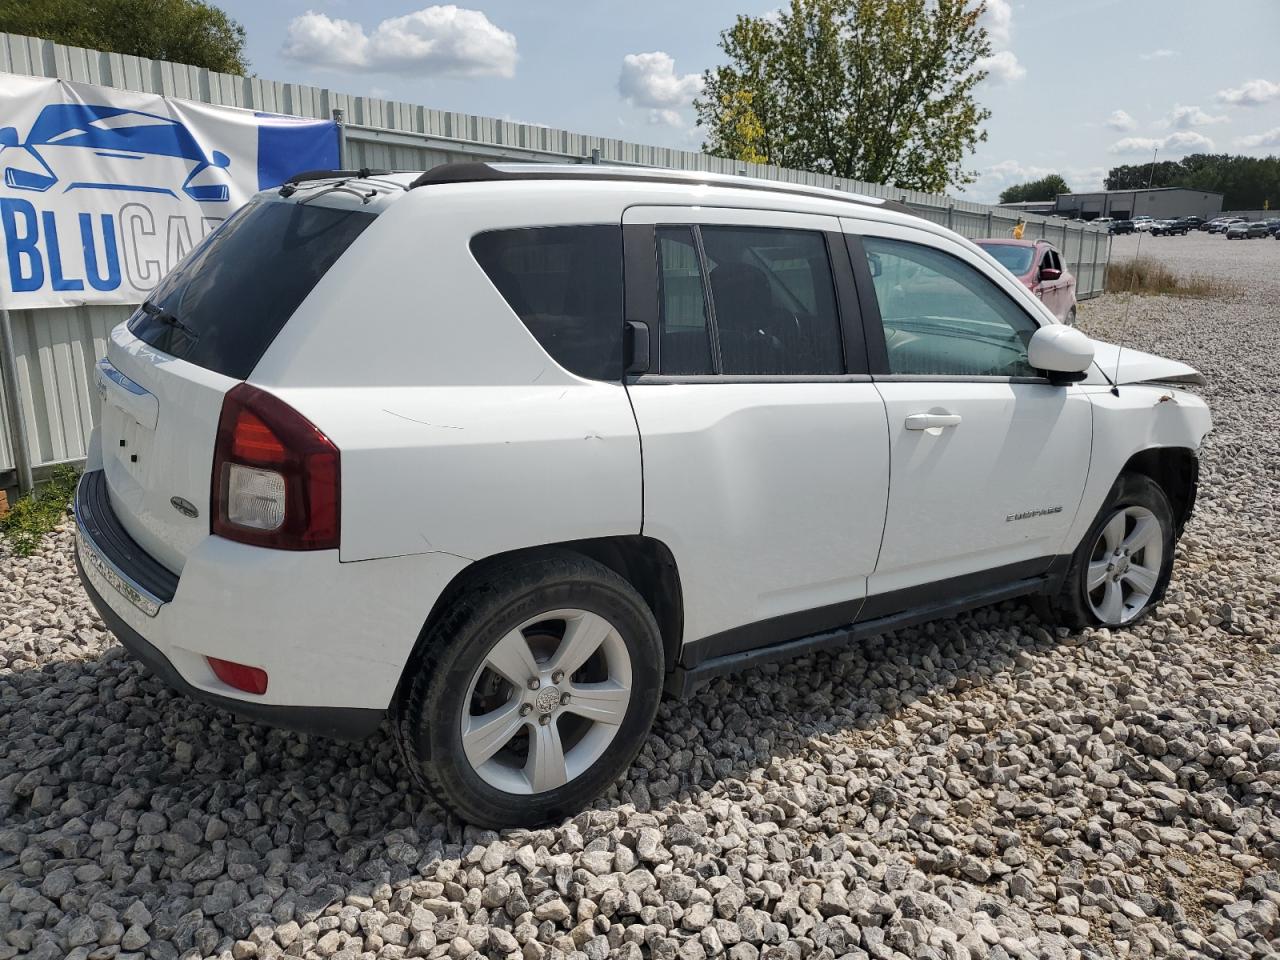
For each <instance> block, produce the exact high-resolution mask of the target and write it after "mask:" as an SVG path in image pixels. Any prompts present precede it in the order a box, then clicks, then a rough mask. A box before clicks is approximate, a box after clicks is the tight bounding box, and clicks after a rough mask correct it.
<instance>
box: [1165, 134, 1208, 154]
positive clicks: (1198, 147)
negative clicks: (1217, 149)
mask: <svg viewBox="0 0 1280 960" xmlns="http://www.w3.org/2000/svg"><path fill="white" fill-rule="evenodd" d="M1164 149H1165V150H1168V151H1171V152H1173V153H1197V152H1201V151H1208V150H1212V149H1213V141H1212V140H1210V139H1209V138H1208V137H1206V136H1205V135H1204V134H1203V133H1196V132H1195V131H1194V130H1181V131H1179V132H1178V133H1171V134H1169V136H1167V137H1165V138H1164Z"/></svg>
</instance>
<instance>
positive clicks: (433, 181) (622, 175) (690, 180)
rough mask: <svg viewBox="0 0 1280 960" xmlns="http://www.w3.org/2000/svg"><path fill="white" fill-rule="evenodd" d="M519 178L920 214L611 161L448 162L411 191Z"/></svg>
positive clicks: (836, 194)
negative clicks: (755, 193) (747, 193)
mask: <svg viewBox="0 0 1280 960" xmlns="http://www.w3.org/2000/svg"><path fill="white" fill-rule="evenodd" d="M520 180H610V181H629V182H632V183H674V184H685V185H694V184H697V185H706V186H714V187H727V188H729V189H734V190H761V191H768V192H775V193H783V194H787V195H789V196H801V197H816V198H820V199H823V200H843V201H846V202H848V203H858V204H865V205H867V206H874V207H879V208H880V209H882V210H894V211H896V212H898V213H905V214H908V215H911V216H919V214H917V213H915V211H913V210H912V209H911V208H910V207H908V206H907V205H906V204H905V203H900V202H899V201H897V200H889V199H882V198H880V197H867V196H863V195H861V194H857V193H847V192H845V191H843V190H836V189H829V188H825V187H811V186H808V185H806V184H798V183H786V182H783V181H778V180H762V179H758V178H755V177H747V176H742V175H739V176H733V175H730V174H721V173H711V172H709V171H705V170H668V169H666V168H664V167H639V166H629V167H624V166H611V165H608V164H558V163H510V162H501V161H480V162H475V161H472V162H465V163H444V164H441V165H440V166H438V167H432V168H431V169H430V170H428V171H426V172H425V173H423V174H421V175H419V176H418V177H417V178H416V179H415V180H413V181H412V182H411V183H410V184H409V187H408V189H410V190H414V189H416V188H418V187H429V186H439V185H443V184H449V183H486V182H494V181H500V182H502V181H504V182H512V181H520Z"/></svg>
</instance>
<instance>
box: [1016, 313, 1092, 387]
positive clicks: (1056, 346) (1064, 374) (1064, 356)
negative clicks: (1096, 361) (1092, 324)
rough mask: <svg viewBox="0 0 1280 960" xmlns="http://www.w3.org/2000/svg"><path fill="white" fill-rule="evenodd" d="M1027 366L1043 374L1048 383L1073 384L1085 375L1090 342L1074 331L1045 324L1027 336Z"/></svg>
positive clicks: (1087, 371) (1090, 358)
mask: <svg viewBox="0 0 1280 960" xmlns="http://www.w3.org/2000/svg"><path fill="white" fill-rule="evenodd" d="M1027 362H1028V363H1029V364H1031V366H1033V367H1035V368H1036V369H1037V370H1043V371H1044V372H1045V373H1047V374H1048V375H1049V381H1050V382H1051V383H1055V384H1066V383H1075V382H1077V381H1079V380H1083V379H1084V378H1085V377H1086V376H1088V374H1089V365H1090V364H1091V363H1093V341H1092V340H1090V339H1089V338H1088V337H1086V336H1085V335H1084V334H1083V333H1081V332H1080V331H1079V330H1077V329H1076V328H1075V327H1068V326H1065V325H1063V324H1060V323H1054V324H1049V325H1048V326H1044V327H1041V328H1040V329H1039V330H1037V331H1036V332H1035V333H1033V334H1032V335H1031V342H1030V343H1028V344H1027Z"/></svg>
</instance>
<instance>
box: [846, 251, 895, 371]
mask: <svg viewBox="0 0 1280 960" xmlns="http://www.w3.org/2000/svg"><path fill="white" fill-rule="evenodd" d="M844 246H845V250H847V251H848V253H849V264H850V266H851V267H852V268H853V278H854V282H855V284H856V286H857V291H858V306H859V307H860V308H861V309H860V310H859V313H860V315H861V319H862V336H863V343H864V345H865V349H866V351H867V369H868V370H869V371H870V372H871V373H872V374H875V375H881V374H884V373H887V372H888V370H889V348H888V347H887V346H886V345H885V342H884V325H883V324H882V323H881V321H880V302H879V301H878V300H876V288H875V281H874V279H873V278H872V276H871V267H870V266H869V265H868V263H867V251H866V248H865V247H864V246H863V245H862V237H860V236H858V235H857V234H856V233H846V234H845V235H844Z"/></svg>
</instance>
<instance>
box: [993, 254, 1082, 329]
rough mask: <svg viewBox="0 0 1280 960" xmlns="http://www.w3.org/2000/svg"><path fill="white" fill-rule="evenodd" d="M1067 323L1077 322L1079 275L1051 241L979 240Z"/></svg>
mask: <svg viewBox="0 0 1280 960" xmlns="http://www.w3.org/2000/svg"><path fill="white" fill-rule="evenodd" d="M974 243H976V244H977V245H978V246H980V247H981V248H982V249H983V250H985V251H987V253H989V254H991V256H993V257H995V258H996V260H997V261H998V262H999V263H1000V266H1002V267H1004V268H1005V269H1006V270H1008V271H1009V272H1010V273H1012V274H1013V275H1014V276H1015V277H1017V278H1018V279H1019V280H1020V281H1021V282H1022V284H1023V285H1024V286H1025V287H1026V288H1027V289H1028V290H1030V291H1031V292H1032V293H1034V294H1035V295H1036V296H1037V297H1039V298H1040V299H1041V300H1042V301H1044V305H1045V306H1046V307H1048V308H1049V309H1050V310H1052V311H1053V315H1054V316H1055V317H1057V318H1058V319H1059V320H1061V321H1062V322H1063V323H1068V324H1071V325H1072V326H1074V325H1075V322H1076V278H1075V276H1074V275H1073V274H1072V273H1071V272H1070V271H1069V270H1067V268H1066V265H1065V264H1064V263H1063V262H1062V257H1060V256H1059V255H1058V249H1057V248H1056V247H1055V246H1054V245H1053V244H1052V243H1050V242H1049V241H1048V240H1007V239H1004V238H999V239H995V238H992V239H989V240H975V241H974Z"/></svg>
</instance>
